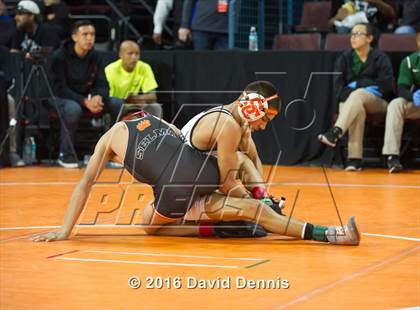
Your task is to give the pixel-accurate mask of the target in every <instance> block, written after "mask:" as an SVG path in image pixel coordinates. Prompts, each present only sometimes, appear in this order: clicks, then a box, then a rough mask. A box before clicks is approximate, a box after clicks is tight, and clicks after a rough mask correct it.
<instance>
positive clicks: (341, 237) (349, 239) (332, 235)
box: [325, 217, 361, 245]
mask: <svg viewBox="0 0 420 310" xmlns="http://www.w3.org/2000/svg"><path fill="white" fill-rule="evenodd" d="M325 233H326V237H327V239H328V242H330V243H331V244H338V245H359V243H360V238H361V237H360V233H359V230H358V229H357V226H356V221H355V219H354V217H351V218H350V219H349V222H348V223H347V225H345V226H344V227H342V226H329V227H328V230H327V231H326V232H325Z"/></svg>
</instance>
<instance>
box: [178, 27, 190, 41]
mask: <svg viewBox="0 0 420 310" xmlns="http://www.w3.org/2000/svg"><path fill="white" fill-rule="evenodd" d="M178 39H179V40H180V41H182V42H187V41H188V40H191V30H190V29H188V28H179V30H178Z"/></svg>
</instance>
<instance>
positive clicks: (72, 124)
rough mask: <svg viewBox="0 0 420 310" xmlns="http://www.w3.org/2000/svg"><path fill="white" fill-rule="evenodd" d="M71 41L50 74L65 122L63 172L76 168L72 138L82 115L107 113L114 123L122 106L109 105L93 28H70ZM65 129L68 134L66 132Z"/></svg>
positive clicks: (79, 24) (79, 25)
mask: <svg viewBox="0 0 420 310" xmlns="http://www.w3.org/2000/svg"><path fill="white" fill-rule="evenodd" d="M71 37H72V40H71V41H68V42H66V43H65V44H64V46H63V47H61V48H60V49H59V50H57V51H56V52H55V53H54V54H53V56H52V63H51V71H52V78H51V79H52V84H53V89H54V94H55V95H56V96H57V100H56V102H52V100H50V105H52V107H53V108H55V107H58V109H59V110H60V113H61V116H62V118H63V121H64V125H65V127H66V128H64V126H63V124H61V125H62V126H61V132H60V155H59V158H58V163H59V164H60V165H61V166H62V167H65V168H77V167H78V161H77V158H74V156H73V155H72V149H73V148H72V146H73V143H74V135H75V132H76V130H77V127H78V122H79V119H80V118H81V117H82V115H83V113H84V112H88V111H90V113H92V114H98V113H103V112H104V111H107V112H110V113H111V115H112V116H113V119H114V120H115V119H116V117H117V115H118V113H119V111H120V108H121V104H119V103H115V102H110V101H109V95H108V94H109V88H108V83H107V81H106V79H105V74H104V68H103V64H102V60H101V58H100V56H99V54H98V53H97V52H96V51H95V50H94V44H95V27H94V26H93V24H92V22H90V21H87V20H81V21H78V22H76V23H75V24H74V25H73V27H72V36H71ZM66 129H67V130H66Z"/></svg>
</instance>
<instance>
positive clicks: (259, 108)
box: [238, 93, 278, 122]
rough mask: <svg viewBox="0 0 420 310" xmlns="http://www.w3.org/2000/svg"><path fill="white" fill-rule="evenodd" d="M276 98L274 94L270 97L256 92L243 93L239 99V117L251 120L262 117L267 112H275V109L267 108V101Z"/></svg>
mask: <svg viewBox="0 0 420 310" xmlns="http://www.w3.org/2000/svg"><path fill="white" fill-rule="evenodd" d="M275 98H278V95H277V94H275V95H273V96H271V97H268V98H264V97H263V96H262V95H260V94H257V93H249V94H244V95H243V96H242V98H240V99H239V105H238V112H239V115H240V116H241V118H243V119H244V120H246V121H248V122H253V121H256V120H259V119H260V118H263V117H264V115H266V114H268V113H273V114H276V113H277V111H275V110H273V109H269V108H268V101H269V100H272V99H275Z"/></svg>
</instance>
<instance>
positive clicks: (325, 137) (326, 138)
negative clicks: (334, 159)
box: [318, 127, 341, 147]
mask: <svg viewBox="0 0 420 310" xmlns="http://www.w3.org/2000/svg"><path fill="white" fill-rule="evenodd" d="M340 135H341V129H340V128H338V127H334V128H332V129H330V130H328V131H327V132H326V133H323V134H321V135H319V136H318V140H319V141H321V142H322V143H324V144H326V145H329V146H331V147H335V146H336V145H337V142H338V139H340Z"/></svg>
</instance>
